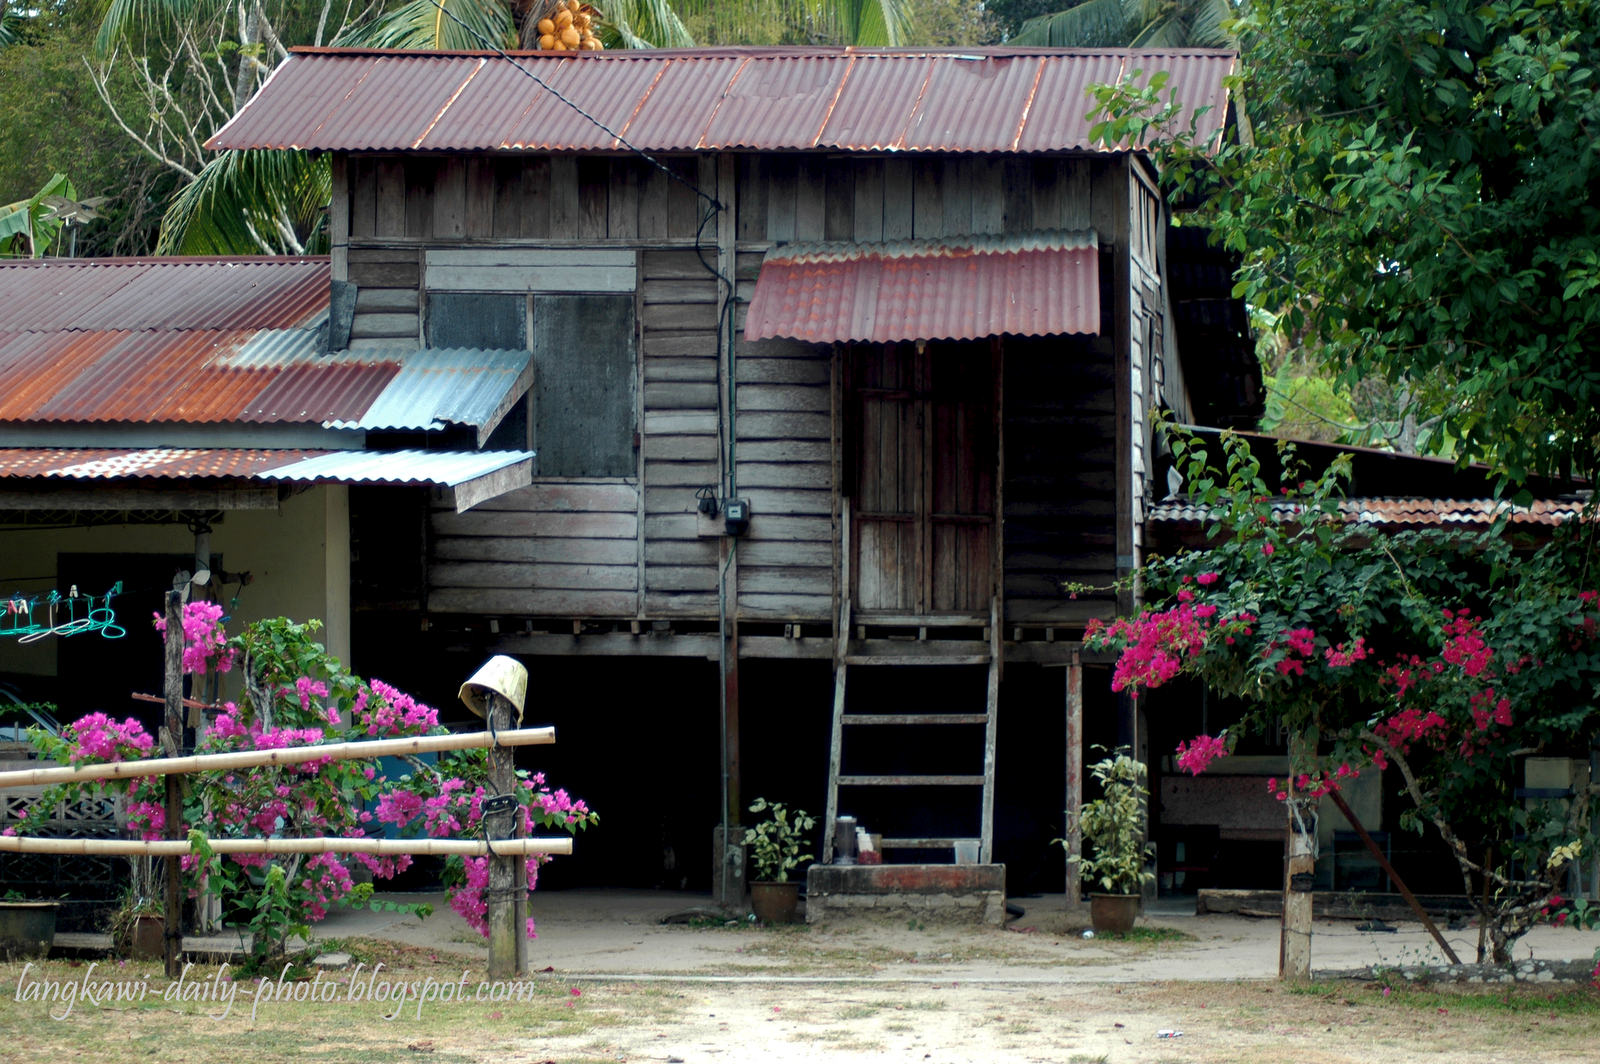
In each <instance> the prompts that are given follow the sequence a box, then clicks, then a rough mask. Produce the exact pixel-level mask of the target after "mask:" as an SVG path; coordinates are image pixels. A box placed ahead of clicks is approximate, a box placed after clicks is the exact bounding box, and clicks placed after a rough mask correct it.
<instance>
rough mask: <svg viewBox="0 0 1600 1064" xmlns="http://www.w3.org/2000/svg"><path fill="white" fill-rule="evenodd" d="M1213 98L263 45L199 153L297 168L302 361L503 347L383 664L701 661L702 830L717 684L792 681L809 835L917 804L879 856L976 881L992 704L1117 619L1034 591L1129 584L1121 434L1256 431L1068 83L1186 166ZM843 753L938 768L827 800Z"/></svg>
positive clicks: (734, 763) (1063, 84)
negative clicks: (492, 389) (279, 157)
mask: <svg viewBox="0 0 1600 1064" xmlns="http://www.w3.org/2000/svg"><path fill="white" fill-rule="evenodd" d="M1234 62H1235V58H1234V56H1233V55H1232V54H1231V53H1227V52H1217V51H1204V50H1169V51H1164V52H1128V51H1120V50H1110V51H1076V52H1068V51H1063V50H1049V49H1044V50H1019V49H997V48H989V49H965V50H961V51H959V52H957V51H939V50H934V51H929V50H886V51H874V50H858V49H825V48H817V49H707V50H698V51H649V52H616V53H610V52H608V53H583V54H581V55H568V56H565V57H560V56H556V55H554V54H550V53H546V54H517V55H514V56H511V57H506V56H503V55H499V54H495V53H439V52H427V53H396V52H369V51H352V50H338V49H301V50H297V51H296V52H295V53H294V54H293V56H292V58H291V59H290V60H289V61H288V62H287V63H285V64H284V65H283V66H281V67H280V68H279V70H278V72H277V73H276V74H275V75H274V76H273V78H272V80H271V81H270V82H269V83H268V84H267V85H266V86H265V87H264V88H263V89H262V91H261V92H260V93H259V95H258V96H257V97H256V98H255V99H254V100H253V101H252V102H251V103H250V104H249V105H248V106H247V107H246V108H245V109H244V110H243V111H242V112H241V113H240V114H239V115H238V117H236V118H235V119H234V120H233V122H231V123H230V124H229V125H228V126H227V127H226V128H225V129H223V130H222V131H221V132H220V133H219V134H218V135H217V136H216V137H215V138H213V140H212V142H211V146H213V147H222V148H283V149H290V148H294V149H303V150H312V151H319V152H329V153H332V157H333V188H334V194H333V206H332V213H331V231H332V245H333V250H332V254H333V281H332V285H333V298H332V307H333V311H332V315H333V324H332V336H333V343H334V345H335V346H336V347H337V346H347V347H348V348H349V349H350V351H351V352H352V353H357V352H359V351H360V350H361V349H363V348H387V347H393V346H395V345H397V344H400V345H412V344H414V345H417V346H420V347H435V346H437V347H444V346H449V347H467V348H506V347H509V348H519V349H531V351H532V355H533V363H534V366H535V374H534V381H533V385H532V387H531V389H530V391H529V393H528V396H527V399H526V403H525V411H526V413H525V417H526V426H527V434H528V437H527V438H528V446H529V448H530V449H531V450H533V451H535V452H536V453H537V458H536V460H535V461H536V467H535V476H534V482H533V484H532V486H530V487H527V488H524V489H521V490H518V491H515V492H511V493H509V494H506V495H502V496H500V497H498V498H496V499H493V500H490V501H489V502H486V503H484V504H482V505H479V506H477V507H475V508H473V509H471V510H468V511H466V512H464V513H457V512H456V509H455V507H454V506H452V505H450V504H449V500H448V498H446V497H444V496H441V495H437V494H436V495H435V496H434V499H433V503H432V510H431V512H430V513H429V514H428V515H427V518H426V521H425V523H422V524H419V527H422V528H423V529H424V533H423V535H422V537H421V542H420V543H418V544H416V548H417V549H418V550H420V552H421V553H422V555H423V556H424V558H425V565H426V580H425V587H424V588H423V589H422V591H421V592H420V594H419V596H418V602H417V603H416V606H415V609H416V610H417V611H418V612H419V613H420V614H421V615H422V618H423V625H422V626H423V627H424V628H426V627H428V626H430V625H432V626H434V627H436V628H437V627H451V626H455V628H454V630H457V631H459V630H463V628H465V629H471V630H475V631H477V632H479V633H480V635H481V637H482V638H481V640H480V642H479V643H478V644H475V645H477V646H481V647H482V649H494V650H496V651H499V652H505V653H512V654H516V655H519V656H522V657H523V658H525V659H528V660H530V661H536V660H546V661H548V660H553V659H556V658H563V659H570V658H580V659H588V658H591V657H594V658H607V659H615V658H622V657H626V658H637V659H655V658H668V657H685V658H694V659H698V660H700V661H702V662H703V661H707V660H709V661H715V662H717V663H718V664H717V671H718V677H719V688H718V690H719V691H720V695H718V694H717V693H716V692H714V691H708V692H706V693H707V695H708V696H709V697H720V698H721V699H723V700H725V704H724V705H723V706H722V708H721V722H722V728H723V733H724V736H725V740H726V743H727V751H728V753H727V756H726V758H725V759H724V763H723V770H724V775H725V778H726V779H727V780H728V786H727V788H726V791H727V793H726V795H725V800H726V802H727V803H728V805H729V807H731V809H730V813H731V816H732V817H734V818H735V819H736V818H737V816H738V813H739V810H740V808H741V793H742V794H743V795H744V797H745V798H748V796H749V795H750V794H752V793H755V792H756V791H757V790H759V789H760V784H759V783H757V784H756V785H755V786H752V781H751V780H750V779H748V778H746V779H744V780H742V781H741V769H740V759H741V751H743V753H744V754H748V753H749V750H748V747H747V746H743V747H742V746H741V742H740V738H739V735H740V724H741V713H740V704H741V697H742V696H741V690H742V687H741V682H740V676H739V674H740V666H741V663H742V662H744V663H748V662H750V661H752V660H753V659H754V660H762V659H774V660H780V661H781V660H787V661H802V662H807V661H809V662H815V663H816V665H817V667H820V668H831V670H832V677H833V691H834V695H833V699H832V702H831V706H830V705H828V704H826V702H824V701H820V700H819V704H818V705H816V706H815V711H816V714H817V715H818V716H819V717H820V718H821V719H823V720H824V721H827V719H828V717H827V715H828V714H829V712H830V710H831V722H830V723H829V724H828V726H827V734H828V749H827V751H826V757H825V758H823V757H819V758H818V759H817V760H816V761H815V762H813V763H809V768H808V771H810V772H812V773H814V774H815V777H816V779H817V780H818V785H819V787H820V785H821V781H822V780H823V779H824V778H826V779H827V800H826V801H827V810H828V820H829V827H830V828H831V826H832V824H831V821H832V819H833V815H834V813H835V812H836V811H838V810H840V809H843V808H847V807H849V808H854V807H855V806H854V803H856V802H857V800H858V799H859V800H865V798H863V797H862V796H863V795H864V794H865V792H867V791H871V790H873V789H877V788H888V787H891V786H899V787H905V788H910V790H906V791H896V792H893V793H896V794H902V795H904V798H903V801H905V802H913V803H914V802H920V801H922V798H920V797H918V796H923V795H929V794H933V793H935V792H937V793H941V794H944V793H947V792H949V791H952V790H953V791H955V792H957V793H960V794H962V795H964V796H966V797H965V800H966V801H967V802H968V804H969V805H970V807H971V808H970V813H964V814H962V816H963V817H964V818H965V819H962V820H961V823H964V824H965V825H966V827H964V828H955V829H951V828H947V829H945V830H944V831H942V832H941V831H936V830H924V831H922V832H921V833H920V834H918V833H914V832H908V833H904V835H903V837H898V838H896V837H891V838H889V839H886V840H885V843H884V845H885V846H886V847H889V848H897V849H899V850H902V851H910V852H916V851H923V852H927V851H939V850H942V851H944V853H945V855H946V859H948V854H949V851H950V850H951V848H952V847H953V844H954V842H955V841H956V839H957V838H958V837H968V838H976V839H978V840H979V841H980V845H981V848H982V853H983V860H984V861H988V860H990V852H991V849H992V842H993V838H994V829H993V827H992V824H993V816H994V814H993V810H994V808H995V802H996V793H997V782H996V781H997V775H996V772H997V755H996V748H997V747H996V731H997V725H996V721H997V706H998V704H999V691H1000V683H1001V679H1002V669H1003V668H1004V667H1006V666H1008V665H1011V666H1023V665H1026V666H1029V667H1034V666H1040V665H1062V664H1067V663H1068V662H1069V661H1072V660H1074V658H1073V655H1074V653H1075V652H1076V650H1077V646H1078V645H1077V643H1076V640H1077V639H1078V638H1079V637H1080V635H1081V630H1082V627H1083V625H1084V624H1085V622H1086V621H1088V620H1089V619H1090V618H1091V617H1105V616H1109V615H1111V614H1113V613H1114V612H1116V611H1117V610H1118V608H1119V606H1120V608H1122V609H1127V608H1129V607H1130V606H1131V605H1132V602H1131V598H1129V597H1128V596H1124V598H1123V600H1122V601H1121V602H1120V604H1119V602H1118V600H1117V598H1116V596H1115V595H1114V594H1113V593H1111V592H1109V591H1094V592H1087V593H1076V594H1074V593H1071V592H1069V591H1068V590H1066V589H1065V588H1066V586H1067V585H1068V584H1080V585H1092V586H1095V587H1100V588H1106V587H1109V585H1111V583H1112V582H1113V581H1114V580H1115V578H1116V577H1117V576H1118V575H1120V574H1124V573H1127V572H1128V571H1129V570H1130V569H1132V568H1133V567H1135V566H1137V565H1138V564H1139V560H1140V552H1141V545H1142V533H1141V528H1142V525H1143V520H1144V513H1145V507H1146V505H1147V503H1148V501H1149V500H1150V499H1151V498H1152V494H1153V493H1154V494H1155V495H1160V494H1164V490H1165V489H1164V488H1159V489H1158V487H1157V486H1153V485H1151V484H1150V483H1149V476H1148V472H1149V470H1150V468H1151V446H1152V441H1151V436H1150V431H1149V422H1148V416H1147V415H1148V411H1149V410H1150V409H1151V408H1152V407H1165V408H1167V409H1169V410H1171V411H1172V412H1173V413H1174V414H1175V415H1176V416H1177V417H1178V418H1179V419H1180V420H1184V421H1193V420H1196V419H1197V418H1200V419H1205V420H1207V421H1209V422H1210V423H1223V422H1226V421H1227V420H1228V419H1229V418H1231V417H1236V416H1239V415H1240V414H1241V413H1243V412H1246V411H1247V410H1248V409H1249V408H1250V407H1252V406H1253V405H1254V404H1256V402H1257V401H1258V395H1257V394H1256V391H1255V389H1256V388H1257V387H1258V382H1259V370H1258V369H1257V368H1256V367H1255V365H1254V362H1253V356H1252V355H1250V353H1249V350H1248V344H1247V343H1244V342H1243V341H1244V340H1247V331H1246V330H1245V328H1244V323H1243V318H1242V308H1240V307H1239V306H1238V305H1237V304H1236V303H1234V302H1233V301H1232V300H1231V299H1229V298H1228V294H1227V285H1226V284H1223V285H1222V286H1221V289H1220V290H1217V285H1216V284H1215V283H1212V282H1215V281H1216V280H1217V278H1218V277H1220V278H1223V279H1224V280H1225V279H1226V278H1227V276H1228V273H1229V270H1228V268H1227V264H1226V263H1225V262H1224V261H1222V260H1221V259H1220V258H1218V257H1217V256H1216V255H1215V254H1214V253H1213V252H1211V251H1209V250H1208V249H1207V248H1206V247H1205V245H1204V243H1203V241H1201V242H1198V243H1197V242H1195V241H1194V240H1192V239H1190V240H1188V242H1184V241H1181V240H1180V241H1177V242H1174V240H1173V238H1172V234H1173V233H1174V232H1177V231H1176V230H1173V229H1172V228H1171V217H1170V212H1169V209H1168V206H1167V204H1166V203H1165V202H1164V201H1163V198H1162V196H1161V194H1160V192H1159V191H1158V185H1157V182H1156V179H1155V176H1154V174H1153V172H1152V170H1151V167H1150V165H1149V163H1148V161H1147V160H1145V159H1144V158H1143V157H1142V156H1141V154H1140V153H1139V152H1138V151H1137V150H1134V149H1130V148H1126V147H1119V148H1114V149H1108V148H1106V147H1105V146H1103V145H1099V144H1096V143H1094V142H1092V141H1091V139H1090V136H1089V131H1090V127H1091V124H1092V122H1091V120H1090V119H1088V118H1086V112H1088V111H1089V110H1090V108H1091V103H1090V99H1089V97H1087V96H1086V94H1085V89H1086V87H1087V86H1089V85H1091V84H1095V83H1108V82H1116V81H1117V80H1119V79H1121V78H1125V77H1131V78H1137V79H1143V78H1147V77H1149V76H1150V75H1152V74H1154V73H1155V72H1157V71H1167V72H1168V73H1169V74H1170V75H1171V76H1170V78H1169V80H1168V81H1167V82H1166V87H1165V88H1164V89H1163V94H1164V96H1168V97H1171V98H1174V99H1176V100H1178V101H1179V102H1180V103H1181V104H1182V105H1183V108H1184V109H1185V114H1184V117H1183V119H1182V122H1183V125H1184V127H1185V128H1187V127H1188V121H1189V116H1190V115H1193V114H1196V113H1198V118H1197V119H1196V122H1197V128H1198V129H1199V130H1200V132H1201V135H1202V136H1203V137H1206V138H1213V139H1214V138H1219V137H1221V136H1224V135H1225V134H1226V129H1227V124H1228V121H1229V103H1228V98H1227V92H1226V89H1225V87H1224V84H1223V79H1224V78H1225V77H1226V76H1227V75H1228V74H1229V73H1230V72H1231V71H1232V69H1233V66H1234ZM1208 256H1209V257H1208ZM1175 259H1178V260H1181V261H1182V264H1183V268H1182V269H1181V270H1179V269H1175V261H1174V260H1175ZM1219 270H1220V273H1219V272H1218V271H1219ZM1213 275H1215V276H1213ZM1219 337H1221V339H1219ZM1189 338H1192V339H1193V340H1194V341H1195V343H1194V347H1193V348H1192V349H1191V348H1190V346H1189V344H1188V339H1189ZM1230 345H1231V346H1230ZM1214 352H1223V353H1225V354H1226V358H1223V359H1220V360H1219V359H1218V358H1214V357H1213V354H1214ZM1180 353H1181V356H1182V357H1181V358H1180V357H1179V356H1180ZM408 542H409V541H408ZM407 549H410V548H407ZM601 665H603V663H602V662H596V663H595V667H596V668H599V667H600V666H601ZM924 666H944V667H945V668H947V669H950V670H965V671H966V672H967V673H970V674H972V675H973V676H977V677H980V678H979V679H978V680H976V681H975V682H972V683H970V685H969V686H968V687H963V688H962V690H963V691H965V692H969V693H964V694H961V695H960V696H957V695H955V694H951V695H950V696H949V697H948V698H931V699H922V700H921V701H920V702H918V704H914V705H910V706H907V705H896V706H893V707H888V706H884V705H882V704H874V705H864V704H858V703H857V700H856V698H855V690H856V685H857V683H858V678H859V677H860V676H861V674H869V673H874V674H876V675H881V674H882V672H883V670H914V669H921V668H922V667H924ZM875 670H876V673H875ZM950 675H952V676H953V675H955V673H951V674H950ZM1056 682H1057V683H1058V684H1059V680H1057V681H1056ZM959 686H960V685H958V684H952V686H951V690H952V691H954V690H955V688H956V687H959ZM746 693H748V692H746ZM1054 705H1055V706H1056V707H1057V708H1056V710H1055V711H1054V712H1055V713H1056V717H1057V719H1059V707H1060V705H1061V702H1060V701H1059V696H1057V701H1055V703H1054ZM890 708H892V709H893V710H894V712H893V713H891V712H886V711H883V710H887V709H890ZM907 710H909V711H910V712H906V711H907ZM941 724H954V725H966V726H968V727H966V728H961V727H957V728H956V729H954V730H951V729H943V730H941V729H940V728H938V727H935V725H941ZM884 725H904V726H909V729H908V728H883V727H881V726H884ZM885 732H892V733H893V734H894V735H896V736H909V735H913V734H915V735H920V736H926V737H927V738H924V739H920V740H918V743H921V744H922V745H923V746H925V747H926V748H928V749H931V750H936V751H937V750H942V749H945V748H946V747H952V746H956V745H961V744H965V745H966V746H967V747H970V748H971V760H970V764H968V766H967V767H966V768H964V769H961V770H959V771H957V770H949V771H946V770H942V769H939V768H937V767H935V768H931V769H919V768H917V767H916V766H914V765H911V764H910V762H909V761H907V762H906V763H905V765H904V766H903V767H901V768H897V769H894V770H892V771H885V770H875V769H871V768H862V767H857V766H858V763H859V759H853V755H852V753H851V752H850V751H851V750H852V749H853V748H854V744H856V743H858V742H863V743H866V744H867V745H868V746H870V745H871V740H866V739H860V738H858V736H865V735H869V734H878V735H882V734H883V733H885ZM958 734H959V735H960V738H959V739H956V738H946V737H947V736H954V735H958ZM969 740H970V741H969ZM895 742H896V744H897V746H898V747H900V748H912V747H916V746H917V745H918V743H909V744H908V743H906V742H904V741H900V740H895ZM863 749H865V747H863ZM908 756H909V755H908ZM933 760H937V758H934V759H933ZM1057 763H1058V764H1059V763H1060V758H1059V755H1057ZM1004 772H1005V769H1004V766H1003V765H1002V766H1000V768H999V773H1000V778H1001V779H1002V780H1003V777H1004ZM884 793H888V792H884ZM1059 793H1060V792H1057V794H1059ZM1042 801H1043V802H1044V803H1045V804H1046V805H1048V806H1050V807H1053V808H1056V809H1057V810H1059V805H1058V802H1057V799H1056V797H1055V796H1050V797H1048V798H1044V799H1042ZM891 802H892V800H891ZM1055 815H1056V818H1057V820H1058V821H1059V812H1057V813H1056V814H1055ZM885 819H893V818H892V817H888V816H887V815H886V816H885ZM958 819H959V818H958ZM1058 830H1059V828H1058ZM891 835H893V832H891ZM827 837H829V838H831V832H830V834H829V836H827ZM1057 853H1058V855H1059V851H1057ZM891 857H893V854H891ZM1056 860H1057V866H1058V867H1059V856H1058V857H1057V858H1056Z"/></svg>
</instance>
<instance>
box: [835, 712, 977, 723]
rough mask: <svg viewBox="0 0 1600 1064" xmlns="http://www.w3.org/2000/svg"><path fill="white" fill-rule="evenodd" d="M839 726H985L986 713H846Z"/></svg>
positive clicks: (840, 719)
mask: <svg viewBox="0 0 1600 1064" xmlns="http://www.w3.org/2000/svg"><path fill="white" fill-rule="evenodd" d="M839 722H840V723H841V724H987V723H989V715H988V714H987V713H846V714H845V715H844V716H842V717H840V718H839Z"/></svg>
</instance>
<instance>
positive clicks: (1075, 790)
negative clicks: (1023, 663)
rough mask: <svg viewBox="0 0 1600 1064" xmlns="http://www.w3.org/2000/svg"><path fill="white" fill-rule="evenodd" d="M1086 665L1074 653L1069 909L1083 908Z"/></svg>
mask: <svg viewBox="0 0 1600 1064" xmlns="http://www.w3.org/2000/svg"><path fill="white" fill-rule="evenodd" d="M1082 815H1083V662H1082V657H1081V654H1080V653H1079V652H1078V651H1076V650H1074V651H1073V652H1072V661H1071V663H1070V664H1068V665H1067V807H1066V816H1067V823H1066V829H1067V833H1066V840H1067V908H1068V909H1069V910H1070V909H1077V908H1078V907H1079V906H1081V905H1082V904H1083V882H1082V878H1083V877H1082V873H1083V869H1082V867H1081V866H1080V865H1079V863H1078V862H1079V859H1081V858H1082V857H1083V829H1082V827H1081V826H1080V825H1079V819H1080V818H1081V817H1082Z"/></svg>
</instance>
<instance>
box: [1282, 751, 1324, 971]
mask: <svg viewBox="0 0 1600 1064" xmlns="http://www.w3.org/2000/svg"><path fill="white" fill-rule="evenodd" d="M1296 762H1297V759H1296V758H1294V757H1291V758H1290V759H1289V766H1290V778H1289V779H1288V780H1285V781H1284V787H1285V789H1286V790H1287V791H1288V792H1289V798H1288V801H1286V802H1284V807H1285V810H1286V812H1287V814H1288V818H1289V822H1288V829H1289V843H1288V847H1287V851H1288V859H1287V860H1286V861H1285V862H1284V871H1283V930H1282V933H1281V938H1280V940H1279V944H1278V978H1279V979H1284V980H1288V981H1291V982H1303V981H1305V980H1307V979H1310V978H1311V916H1312V912H1311V903H1312V899H1313V898H1314V895H1313V893H1312V888H1313V886H1314V881H1315V879H1316V867H1317V858H1316V847H1317V800H1316V799H1315V798H1310V797H1306V796H1304V795H1302V794H1299V793H1296V791H1295V789H1294V780H1293V769H1294V765H1295V764H1296Z"/></svg>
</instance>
